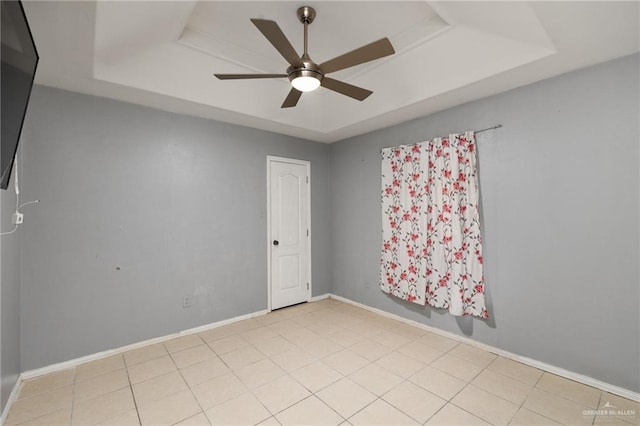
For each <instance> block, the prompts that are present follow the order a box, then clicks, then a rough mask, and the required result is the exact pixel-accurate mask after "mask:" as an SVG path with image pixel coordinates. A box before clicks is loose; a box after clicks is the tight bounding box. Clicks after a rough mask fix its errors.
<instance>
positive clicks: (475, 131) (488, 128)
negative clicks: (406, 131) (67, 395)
mask: <svg viewBox="0 0 640 426" xmlns="http://www.w3.org/2000/svg"><path fill="white" fill-rule="evenodd" d="M500 127H502V124H500V123H498V124H494V125H493V126H491V127H487V128H486V129H480V130H474V131H473V133H482V132H488V131H489V130H495V129H499V128H500ZM408 145H415V144H408ZM401 146H406V145H398V146H387V147H384V148H382V149H381V150H380V152H382V150H383V149H387V148H399V147H401Z"/></svg>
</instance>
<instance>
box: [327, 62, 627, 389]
mask: <svg viewBox="0 0 640 426" xmlns="http://www.w3.org/2000/svg"><path fill="white" fill-rule="evenodd" d="M638 60H639V56H638V55H633V56H629V57H625V58H622V59H619V60H616V61H612V62H609V63H605V64H602V65H598V66H595V67H591V68H588V69H584V70H580V71H576V72H572V73H569V74H566V75H562V76H559V77H557V78H553V79H549V80H545V81H542V82H539V83H536V84H532V85H530V86H526V87H522V88H519V89H516V90H513V91H509V92H506V93H503V94H500V95H497V96H493V97H490V98H486V99H482V100H479V101H476V102H473V103H469V104H466V105H462V106H459V107H456V108H453V109H450V110H447V111H444V112H441V113H438V114H434V115H431V116H429V117H425V118H421V119H418V120H415V121H411V122H407V123H405V124H402V125H398V126H395V127H392V128H387V129H383V130H380V131H376V132H374V133H370V134H367V135H362V136H358V137H355V138H352V139H349V140H345V141H342V142H339V143H336V144H333V145H331V188H330V192H331V219H332V221H331V223H332V235H333V241H332V260H331V265H332V269H333V291H334V293H336V294H338V295H341V296H344V297H347V298H350V299H352V300H356V301H358V302H361V303H364V304H366V305H369V306H373V307H376V308H380V309H383V310H385V311H388V312H392V313H395V314H398V315H401V316H403V317H406V318H409V319H412V320H416V321H419V322H421V323H425V324H428V325H431V326H434V327H438V328H440V329H443V330H447V331H450V332H454V333H458V334H461V335H467V336H470V337H472V338H473V339H476V340H478V341H481V342H484V343H487V344H490V345H493V346H496V347H499V348H503V349H506V350H508V351H511V352H514V353H516V354H521V355H524V356H527V357H530V358H533V359H537V360H540V361H544V362H547V363H549V364H552V365H555V366H558V367H562V368H565V369H567V370H570V371H574V372H577V373H581V374H585V375H588V376H591V377H594V378H596V379H600V380H603V381H605V382H608V383H612V384H615V385H618V386H622V387H624V388H627V389H631V390H633V391H636V392H637V391H640V383H639V377H640V355H639V347H640V344H639V341H638V339H639V336H640V317H639V315H640V307H639V299H640V297H639V285H638V283H639V276H638V255H639V252H638V235H639V234H638V217H639V209H638V190H639V188H638V168H639V167H638V154H639V153H638V141H639V131H638V117H639V116H640V112H639V107H638V93H639V90H638V89H639V88H638V75H639V69H638ZM494 123H502V124H503V125H504V128H502V129H499V130H495V131H491V132H487V133H483V134H480V135H478V140H479V142H478V145H479V148H478V154H479V165H480V166H479V167H480V185H481V197H482V214H483V217H484V235H485V239H484V249H485V251H484V258H485V276H486V284H487V291H488V293H489V294H488V301H489V305H490V306H489V311H490V315H491V319H490V320H488V321H482V320H477V319H471V318H463V319H459V318H455V317H453V316H451V315H448V314H445V313H444V312H442V311H440V310H435V309H430V308H421V307H419V306H415V305H409V304H407V303H405V302H402V301H400V300H397V299H395V298H393V297H391V296H387V295H385V294H384V293H382V292H381V291H380V290H379V288H378V265H379V255H380V241H381V237H380V229H381V228H380V226H381V225H380V223H381V214H380V154H379V151H380V148H382V147H384V146H394V145H399V144H410V143H415V142H419V141H423V140H428V139H430V138H432V137H435V136H439V135H445V134H447V133H449V132H456V131H464V130H468V129H480V128H484V127H488V126H490V125H492V124H494Z"/></svg>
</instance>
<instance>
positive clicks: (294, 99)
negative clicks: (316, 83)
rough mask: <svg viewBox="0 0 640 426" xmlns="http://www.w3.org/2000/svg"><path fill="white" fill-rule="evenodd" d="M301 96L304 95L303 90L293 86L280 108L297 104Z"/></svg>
mask: <svg viewBox="0 0 640 426" xmlns="http://www.w3.org/2000/svg"><path fill="white" fill-rule="evenodd" d="M300 96H302V92H301V91H299V90H297V89H294V88H293V87H292V88H291V90H290V91H289V94H288V95H287V98H286V99H285V100H284V102H283V103H282V106H281V107H280V108H291V107H294V106H296V105H297V103H298V100H299V99H300Z"/></svg>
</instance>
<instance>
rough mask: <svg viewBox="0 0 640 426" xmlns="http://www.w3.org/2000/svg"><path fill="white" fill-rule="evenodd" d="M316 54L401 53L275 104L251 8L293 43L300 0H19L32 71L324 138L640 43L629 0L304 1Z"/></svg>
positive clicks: (275, 63)
mask: <svg viewBox="0 0 640 426" xmlns="http://www.w3.org/2000/svg"><path fill="white" fill-rule="evenodd" d="M304 4H305V5H310V6H313V7H314V8H315V9H316V11H317V13H318V15H317V18H316V20H315V21H314V22H313V24H312V25H311V26H310V27H309V52H310V54H311V57H312V58H313V59H314V60H315V61H316V62H318V63H320V62H322V61H324V60H326V59H330V58H332V57H335V56H337V55H339V54H342V53H344V52H346V51H349V50H352V49H354V48H356V47H359V46H361V45H364V44H367V43H369V42H371V41H374V40H377V39H379V38H381V37H385V36H386V37H388V38H389V39H390V40H391V42H392V44H393V45H394V47H395V49H396V52H397V53H396V54H395V55H393V56H390V57H387V58H383V59H380V60H377V61H374V62H371V63H368V64H363V65H360V66H356V67H353V68H350V69H346V70H343V71H339V72H336V73H335V74H332V77H334V78H337V79H340V80H343V81H345V82H348V83H351V84H355V85H357V86H361V87H364V88H367V89H370V90H372V91H373V92H374V94H373V95H372V96H370V97H369V98H368V99H366V100H365V101H364V102H358V101H355V100H353V99H351V98H348V97H345V96H340V95H338V94H336V93H334V92H331V91H327V90H324V89H321V90H318V91H316V92H312V93H306V94H304V96H303V97H302V99H301V100H300V102H299V103H298V106H297V107H296V108H290V109H281V108H280V104H281V103H282V101H283V100H284V98H285V96H286V95H287V93H288V91H289V85H288V82H287V81H286V79H283V80H243V81H219V80H217V79H215V78H214V77H213V73H214V72H216V73H252V72H268V73H283V72H284V70H285V69H286V67H287V64H286V62H285V60H284V59H283V58H282V57H281V56H280V55H279V54H278V52H277V51H276V50H275V49H274V48H273V47H272V46H271V45H270V44H269V43H268V41H267V40H266V39H265V38H264V37H263V36H262V34H260V32H259V31H258V30H257V29H256V28H255V27H254V26H253V25H252V24H251V22H250V21H249V18H263V19H272V20H275V21H276V22H277V23H278V24H279V25H280V27H281V28H282V30H283V32H284V33H285V34H286V35H287V37H288V38H289V40H290V41H291V43H292V44H293V46H294V48H296V50H298V51H301V50H302V34H303V32H302V25H301V24H300V23H299V21H298V20H297V17H296V14H295V11H296V9H297V8H298V7H299V6H301V5H302V3H300V2H290V1H283V2H268V1H260V2H245V1H239V2H230V1H227V2H218V1H203V2H192V1H180V2H164V1H163V2H159V1H158V2H127V1H113V2H109V1H105V2H97V3H95V2H57V1H51V2H25V10H26V12H27V17H28V19H29V21H30V23H31V26H32V32H33V34H34V38H35V41H36V44H37V46H38V50H39V52H40V56H41V62H40V67H39V70H38V74H37V76H36V81H37V82H38V83H41V84H45V85H50V86H54V87H59V88H62V89H67V90H72V91H78V92H83V93H89V94H94V95H98V96H106V97H111V98H115V99H121V100H125V101H129V102H134V103H139V104H142V105H148V106H152V107H156V108H160V109H165V110H169V111H174V112H179V113H185V114H190V115H196V116H201V117H207V118H213V119H218V120H222V121H228V122H232V123H236V124H241V125H246V126H250V127H255V128H260V129H264V130H269V131H274V132H279V133H283V134H288V135H292V136H297V137H302V138H305V139H310V140H317V141H322V142H333V141H336V140H341V139H344V138H346V137H350V136H353V135H356V134H360V133H364V132H368V131H371V130H375V129H377V128H380V127H383V126H388V125H392V124H396V123H399V122H402V121H406V120H409V119H411V118H414V117H418V116H421V115H426V114H429V113H432V112H435V111H438V110H442V109H445V108H449V107H451V106H454V105H457V104H460V103H464V102H468V101H471V100H474V99H477V98H479V97H483V96H487V95H491V94H495V93H499V92H501V91H504V90H508V89H511V88H513V87H517V86H520V85H523V84H528V83H531V82H534V81H537V80H540V79H543V78H546V77H549V76H552V75H557V74H560V73H563V72H567V71H570V70H572V69H576V68H580V67H584V66H588V65H591V64H594V63H598V62H602V61H605V60H609V59H613V58H615V57H619V56H623V55H627V54H631V53H633V52H637V51H638V43H639V41H638V3H637V2H627V3H624V2H623V3H616V2H602V3H598V2H567V3H564V2H558V3H553V2H544V3H535V2H532V3H525V2H424V1H413V2H396V1H393V2H391V1H388V2H381V1H376V2H362V1H357V2H331V1H327V2H323V1H314V2H306V3H304Z"/></svg>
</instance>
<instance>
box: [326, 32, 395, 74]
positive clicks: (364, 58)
mask: <svg viewBox="0 0 640 426" xmlns="http://www.w3.org/2000/svg"><path fill="white" fill-rule="evenodd" d="M394 53H396V51H395V50H393V46H392V45H391V42H390V41H389V39H388V38H386V37H385V38H381V39H380V40H378V41H374V42H373V43H369V44H367V45H365V46H362V47H359V48H357V49H355V50H352V51H351V52H347V53H345V54H344V55H340V56H338V57H336V58H333V59H329V60H328V61H326V62H324V63H322V64H320V68H321V69H322V71H323V72H324V73H325V74H328V73H330V72H335V71H340V70H343V69H345V68H349V67H352V66H354V65H360V64H364V63H365V62H369V61H373V60H374V59H380V58H383V57H385V56H389V55H393V54H394Z"/></svg>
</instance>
